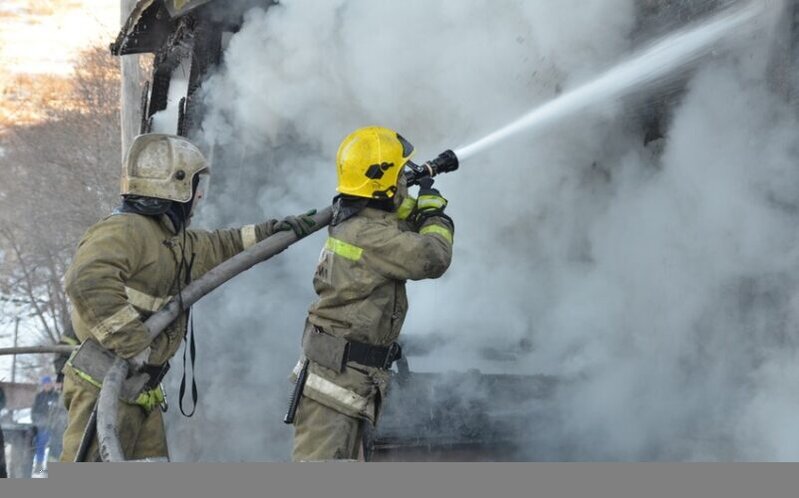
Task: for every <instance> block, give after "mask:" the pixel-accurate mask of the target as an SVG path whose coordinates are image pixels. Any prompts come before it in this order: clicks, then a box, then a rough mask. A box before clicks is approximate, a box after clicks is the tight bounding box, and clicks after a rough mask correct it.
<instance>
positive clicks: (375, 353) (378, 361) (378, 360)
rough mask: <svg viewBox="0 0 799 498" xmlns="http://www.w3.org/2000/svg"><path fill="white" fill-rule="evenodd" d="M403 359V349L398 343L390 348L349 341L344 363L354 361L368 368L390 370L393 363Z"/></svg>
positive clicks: (390, 345) (393, 343) (389, 346)
mask: <svg viewBox="0 0 799 498" xmlns="http://www.w3.org/2000/svg"><path fill="white" fill-rule="evenodd" d="M400 358H402V348H401V347H400V345H399V344H397V343H396V342H392V343H391V344H389V345H388V346H372V345H371V344H366V343H363V342H356V341H347V346H346V349H345V350H344V363H345V364H346V363H347V362H349V361H354V362H356V363H360V364H361V365H366V366H367V367H375V368H382V369H383V370H388V369H389V368H391V365H392V363H394V362H395V361H397V360H399V359H400Z"/></svg>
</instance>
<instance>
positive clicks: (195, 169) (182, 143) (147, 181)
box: [122, 133, 209, 202]
mask: <svg viewBox="0 0 799 498" xmlns="http://www.w3.org/2000/svg"><path fill="white" fill-rule="evenodd" d="M207 173H209V170H208V162H207V161H206V160H205V157H204V156H203V154H202V152H200V149H198V148H197V147H196V146H195V145H194V144H193V143H191V142H189V141H188V140H186V139H185V138H183V137H181V136H178V135H166V134H162V133H148V134H145V135H139V136H137V137H136V138H135V139H134V140H133V143H132V144H131V145H130V149H128V154H127V157H126V158H125V164H124V167H123V172H122V195H138V196H142V197H154V198H157V199H168V200H171V201H176V202H188V201H190V200H191V199H192V196H193V195H194V192H193V190H192V182H193V180H194V177H195V176H197V175H199V174H207Z"/></svg>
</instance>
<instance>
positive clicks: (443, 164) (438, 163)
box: [405, 149, 459, 187]
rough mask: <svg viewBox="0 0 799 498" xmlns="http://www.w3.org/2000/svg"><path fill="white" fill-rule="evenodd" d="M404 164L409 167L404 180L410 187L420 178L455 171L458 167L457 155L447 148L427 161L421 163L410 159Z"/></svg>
mask: <svg viewBox="0 0 799 498" xmlns="http://www.w3.org/2000/svg"><path fill="white" fill-rule="evenodd" d="M406 165H407V166H408V168H409V169H408V171H406V172H405V180H406V181H407V182H408V186H409V187H410V186H411V185H417V184H418V183H419V180H421V179H422V178H425V177H428V176H436V175H440V174H441V173H449V172H450V171H455V170H456V169H458V165H459V162H458V156H456V155H455V153H454V152H452V151H451V150H449V149H448V150H445V151H444V152H442V153H441V154H439V155H438V157H436V158H435V159H432V160H430V161H427V162H426V163H424V164H422V165H419V164H416V163H412V162H411V161H408V162H407V163H406Z"/></svg>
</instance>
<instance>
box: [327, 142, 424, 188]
mask: <svg viewBox="0 0 799 498" xmlns="http://www.w3.org/2000/svg"><path fill="white" fill-rule="evenodd" d="M412 155H413V146H412V145H411V144H410V143H409V142H408V141H407V140H405V139H404V138H402V136H400V134H399V133H397V132H396V131H393V130H389V129H388V128H383V127H380V126H368V127H366V128H359V129H357V130H355V131H354V132H352V133H350V134H349V135H347V138H345V139H344V140H343V141H342V142H341V145H340V146H339V148H338V154H337V155H336V170H337V172H338V188H337V190H338V192H340V193H342V194H347V195H353V196H356V197H366V198H369V199H386V198H390V197H393V196H394V194H395V193H396V191H397V180H398V178H399V176H400V174H401V173H402V168H403V167H404V166H405V163H406V162H408V159H410V158H411V156H412Z"/></svg>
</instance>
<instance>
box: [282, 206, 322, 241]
mask: <svg viewBox="0 0 799 498" xmlns="http://www.w3.org/2000/svg"><path fill="white" fill-rule="evenodd" d="M315 214H316V209H311V210H310V211H308V212H307V213H303V214H298V215H297V216H286V217H285V218H283V219H282V220H281V221H280V222H279V223H278V224H277V225H276V226H275V231H277V232H283V231H287V230H292V231H293V232H294V234H295V235H296V236H297V238H299V239H301V238H303V237H305V236H306V235H308V234H309V233H311V231H312V230H313V227H314V226H316V222H315V221H314V220H313V218H311V216H313V215H315Z"/></svg>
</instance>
